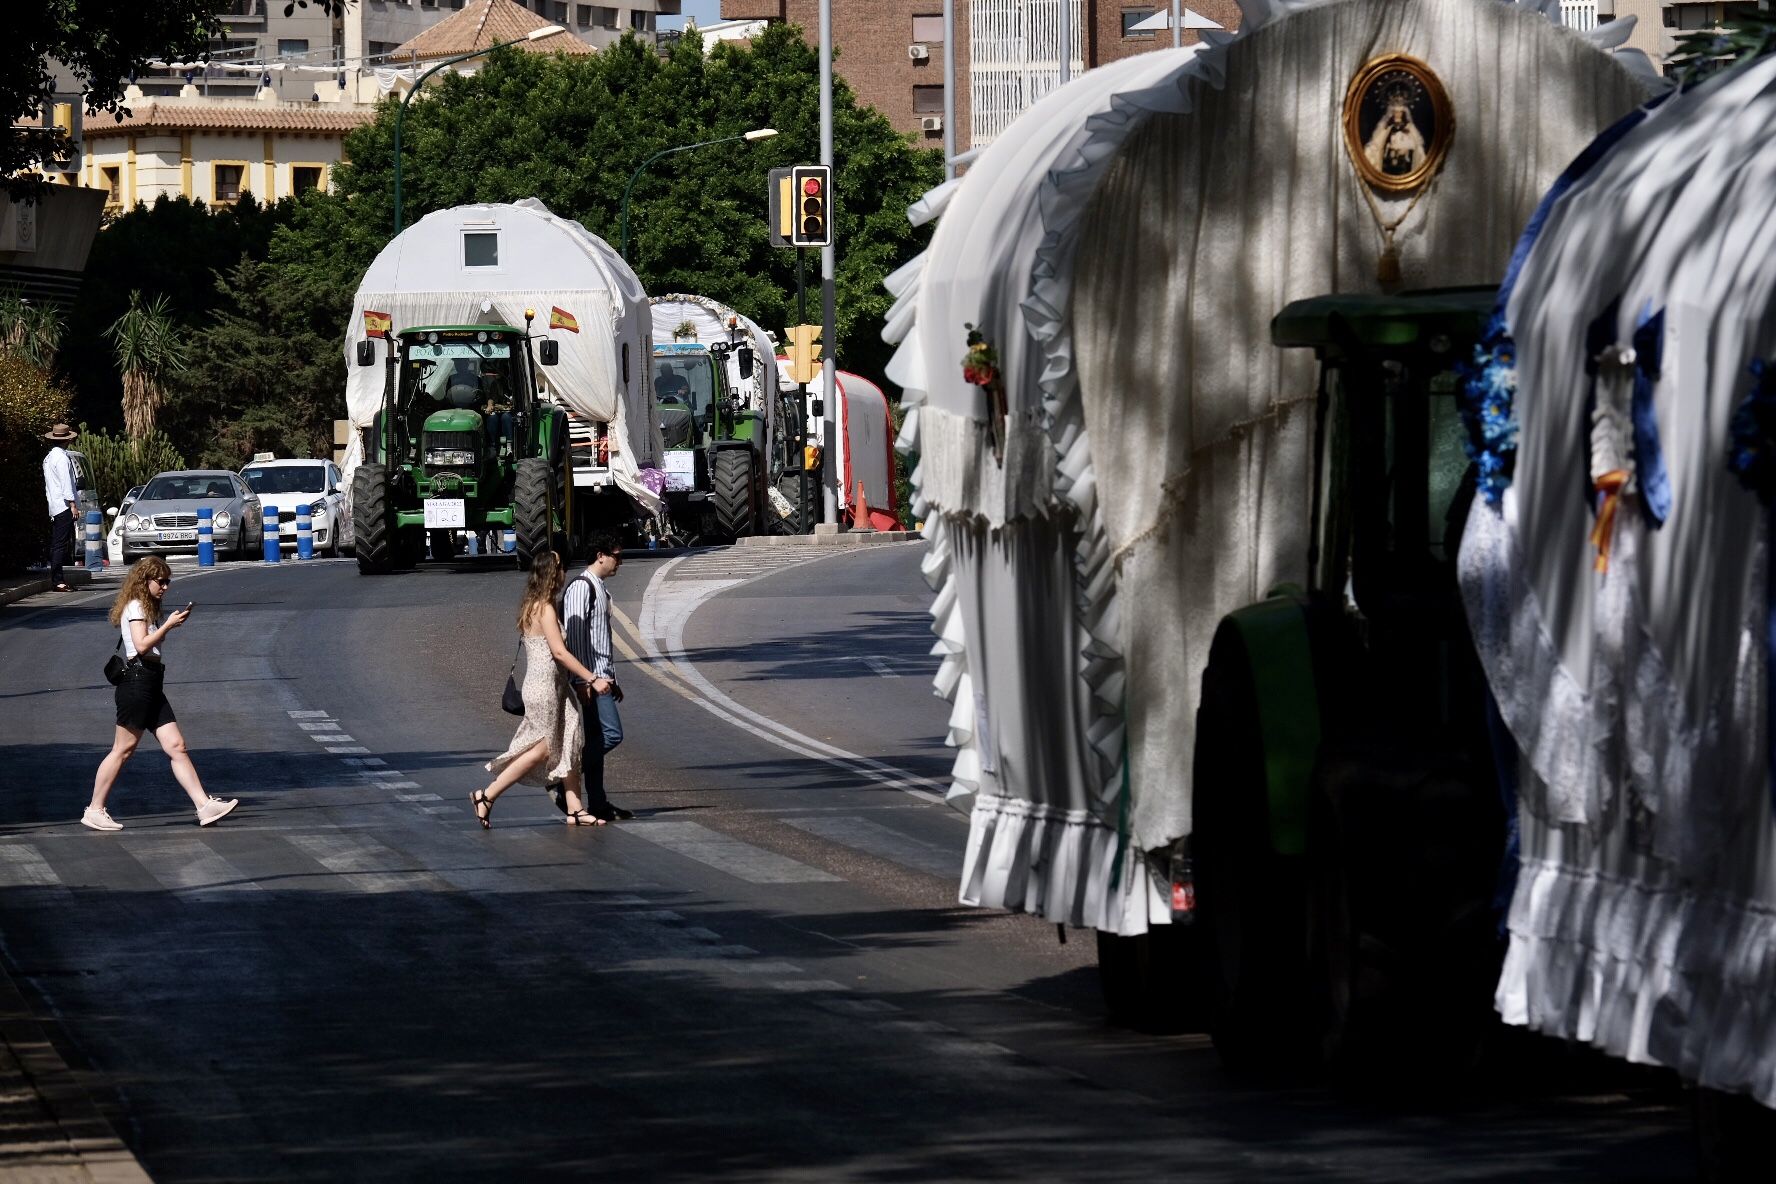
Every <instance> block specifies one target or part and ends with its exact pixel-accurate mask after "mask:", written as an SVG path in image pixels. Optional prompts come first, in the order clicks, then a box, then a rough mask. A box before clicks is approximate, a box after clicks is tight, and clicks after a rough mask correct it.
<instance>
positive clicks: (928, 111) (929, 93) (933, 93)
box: [913, 86, 943, 115]
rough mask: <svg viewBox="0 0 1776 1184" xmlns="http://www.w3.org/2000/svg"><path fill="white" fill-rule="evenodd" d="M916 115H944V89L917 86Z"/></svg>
mask: <svg viewBox="0 0 1776 1184" xmlns="http://www.w3.org/2000/svg"><path fill="white" fill-rule="evenodd" d="M913 114H914V115H942V114H943V87H941V86H915V87H914V88H913Z"/></svg>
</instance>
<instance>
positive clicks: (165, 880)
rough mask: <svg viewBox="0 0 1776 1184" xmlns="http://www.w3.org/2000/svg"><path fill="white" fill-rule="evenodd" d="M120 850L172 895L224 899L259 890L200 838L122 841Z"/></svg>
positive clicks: (203, 899) (257, 886)
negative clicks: (127, 854) (127, 853)
mask: <svg viewBox="0 0 1776 1184" xmlns="http://www.w3.org/2000/svg"><path fill="white" fill-rule="evenodd" d="M123 849H124V850H125V851H127V852H129V854H130V857H131V858H132V859H134V860H135V861H136V862H137V863H139V864H141V865H142V867H143V869H144V870H146V871H147V872H148V874H149V875H151V876H153V877H154V878H155V880H156V881H158V882H159V883H160V885H161V886H162V887H164V888H167V889H169V890H170V891H171V892H172V893H173V895H174V896H177V897H179V898H180V899H182V900H190V901H214V900H227V899H229V898H231V897H234V896H238V895H239V894H240V893H242V892H260V891H263V889H261V888H260V886H259V885H258V884H257V883H255V882H254V881H253V880H252V879H251V878H249V877H248V876H247V875H246V874H245V873H244V872H242V871H241V870H240V869H239V868H238V867H236V866H235V865H234V864H232V863H230V862H229V861H228V860H226V859H224V858H223V857H222V856H221V855H218V854H217V853H216V852H215V851H214V850H213V849H212V848H211V847H210V846H209V844H207V843H205V842H204V841H203V840H202V839H158V838H157V839H153V840H146V841H145V840H141V839H125V840H123Z"/></svg>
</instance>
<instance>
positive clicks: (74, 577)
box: [0, 567, 92, 604]
mask: <svg viewBox="0 0 1776 1184" xmlns="http://www.w3.org/2000/svg"><path fill="white" fill-rule="evenodd" d="M62 579H63V580H65V581H67V583H68V585H69V586H70V587H73V588H78V587H81V586H82V585H84V584H90V583H92V573H91V572H89V571H87V570H86V569H85V568H84V567H80V568H75V567H70V568H66V569H64V570H63V571H62ZM47 591H49V577H48V576H40V577H38V578H37V579H34V580H26V581H25V582H24V583H22V584H11V585H8V586H6V587H0V604H11V603H12V602H13V601H15V600H23V599H24V598H25V597H27V596H35V595H37V594H38V593H39V592H47Z"/></svg>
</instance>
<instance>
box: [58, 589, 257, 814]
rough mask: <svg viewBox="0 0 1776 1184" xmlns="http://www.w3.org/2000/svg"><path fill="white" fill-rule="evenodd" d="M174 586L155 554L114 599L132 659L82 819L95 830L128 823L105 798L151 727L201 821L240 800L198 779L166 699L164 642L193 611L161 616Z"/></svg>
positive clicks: (116, 618) (120, 685)
mask: <svg viewBox="0 0 1776 1184" xmlns="http://www.w3.org/2000/svg"><path fill="white" fill-rule="evenodd" d="M172 586H173V572H172V569H171V568H169V567H168V566H167V562H166V560H164V559H162V558H161V557H160V556H158V555H150V556H148V557H147V558H145V559H142V560H140V561H138V562H137V563H136V565H135V566H134V567H132V568H130V570H129V574H128V575H127V576H125V577H124V579H123V587H122V588H120V589H118V592H117V599H116V600H114V601H112V603H111V623H112V624H113V625H115V626H117V627H118V629H119V632H120V637H119V644H120V645H121V647H122V649H123V656H124V660H125V662H126V663H127V664H126V665H125V667H124V671H123V677H122V678H121V679H119V680H118V682H117V696H116V698H117V733H116V736H115V738H114V739H113V740H112V742H111V751H110V752H108V753H106V754H105V759H104V760H102V761H100V762H99V771H98V774H97V775H96V776H95V777H94V778H93V793H92V804H91V805H90V806H88V807H87V808H86V813H85V814H83V815H82V816H81V819H80V822H81V825H83V826H90V827H91V828H92V829H94V830H122V829H123V824H122V823H121V822H118V821H116V820H115V819H113V818H112V817H111V815H110V814H109V813H107V812H106V810H105V799H106V798H108V797H109V796H110V795H111V786H112V784H113V783H114V782H115V781H116V780H117V774H118V773H120V772H121V771H122V770H123V762H125V761H127V760H129V758H130V757H132V756H134V755H135V751H136V745H137V744H139V743H141V740H142V733H143V732H146V731H149V730H152V731H153V732H154V738H155V739H156V740H158V741H160V747H161V751H163V752H165V753H166V754H167V759H169V760H170V761H172V763H173V776H174V778H176V779H177V780H178V782H179V785H180V786H181V787H182V788H183V789H184V790H185V793H186V794H187V795H188V796H189V797H190V798H191V804H192V806H193V807H195V808H196V810H197V824H198V825H199V826H209V825H210V824H211V823H213V822H216V821H218V820H220V819H221V818H222V817H224V816H225V815H226V814H227V813H228V812H229V811H230V810H233V809H234V808H235V807H236V806H238V805H239V804H240V803H239V802H238V801H237V800H235V799H233V798H230V799H228V800H226V801H225V800H223V799H222V798H214V797H209V796H207V795H206V794H205V793H204V790H203V783H202V782H201V781H199V780H198V779H197V767H196V766H195V765H193V764H192V763H191V754H190V753H189V752H187V751H186V749H185V735H184V733H183V732H181V731H179V721H178V720H177V719H176V718H175V717H174V715H173V705H172V704H171V703H168V702H167V697H166V690H165V680H166V667H165V666H164V665H162V663H161V658H160V643H161V642H163V641H165V640H166V638H167V634H169V633H171V632H172V631H173V630H175V629H177V628H178V627H179V626H181V625H183V624H184V623H185V619H186V618H187V617H189V616H190V615H191V606H190V605H186V606H185V607H184V608H182V609H180V610H179V611H178V612H176V613H174V614H172V616H170V617H168V618H167V619H166V620H165V621H162V620H161V618H160V610H161V599H162V598H163V597H165V596H166V593H167V589H168V588H170V587H172Z"/></svg>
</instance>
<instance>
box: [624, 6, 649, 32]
mask: <svg viewBox="0 0 1776 1184" xmlns="http://www.w3.org/2000/svg"><path fill="white" fill-rule="evenodd" d="M629 27H630V28H631V29H634V30H635V31H636V32H637V33H652V32H653V31H654V14H653V13H651V12H643V11H642V10H641V9H639V8H632V9H630V10H629Z"/></svg>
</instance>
